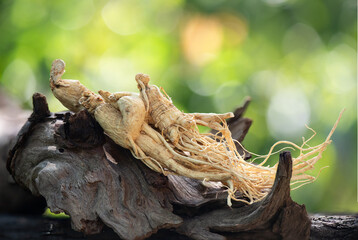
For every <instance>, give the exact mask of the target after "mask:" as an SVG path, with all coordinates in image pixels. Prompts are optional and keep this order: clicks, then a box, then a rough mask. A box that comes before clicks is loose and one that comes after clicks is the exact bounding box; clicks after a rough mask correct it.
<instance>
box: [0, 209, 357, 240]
mask: <svg viewBox="0 0 358 240" xmlns="http://www.w3.org/2000/svg"><path fill="white" fill-rule="evenodd" d="M310 219H311V222H312V226H311V237H310V239H312V240H315V239H317V240H318V239H325V240H338V239H339V240H350V239H358V215H324V214H315V215H313V216H311V217H310ZM254 234H255V233H253V232H246V233H245V232H244V233H242V234H241V236H240V237H241V238H240V239H253V237H254ZM244 235H246V236H244ZM42 238H46V239H63V240H78V239H90V240H113V239H118V236H117V235H116V233H115V232H114V231H113V230H112V229H111V228H109V227H104V228H103V230H102V232H101V233H100V234H95V235H91V236H86V235H84V234H83V233H80V232H76V231H74V230H72V228H71V221H70V220H69V219H58V218H44V217H40V216H31V215H5V214H0V239H13V240H23V239H28V240H32V239H34V240H37V239H42ZM148 239H149V240H150V239H152V240H168V239H176V240H188V239H190V238H188V237H186V236H184V235H180V234H179V233H177V232H175V231H173V230H170V229H163V230H159V231H158V232H157V233H155V234H153V235H152V236H151V237H149V238H148ZM259 239H272V238H270V235H267V236H265V237H263V238H259Z"/></svg>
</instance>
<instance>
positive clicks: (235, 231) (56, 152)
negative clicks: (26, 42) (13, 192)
mask: <svg viewBox="0 0 358 240" xmlns="http://www.w3.org/2000/svg"><path fill="white" fill-rule="evenodd" d="M246 107H247V104H245V105H244V107H243V108H241V110H238V111H237V112H236V120H235V121H234V122H232V123H231V125H232V126H236V130H235V131H234V132H233V135H234V136H235V137H236V138H237V139H239V140H242V139H243V138H244V136H245V134H246V133H247V130H248V128H249V127H250V125H251V120H249V119H245V118H243V117H242V114H243V112H244V111H245V109H246ZM240 126H241V127H240ZM113 162H117V164H115V163H113ZM7 168H8V170H9V171H10V172H11V174H12V176H13V177H14V179H15V180H16V182H17V183H19V184H20V185H22V186H23V187H25V188H27V189H29V190H30V191H31V192H32V193H33V194H34V195H41V196H43V197H44V198H45V199H46V201H47V205H48V207H49V208H50V209H51V211H53V212H62V211H63V212H65V213H67V214H68V215H70V216H71V225H72V228H73V229H75V230H77V231H81V232H84V233H86V234H96V233H99V232H101V231H102V229H103V227H104V225H106V226H108V227H110V228H112V229H113V230H114V232H115V233H116V234H118V235H119V236H120V237H121V238H123V239H144V238H147V237H149V236H151V235H152V234H154V233H156V232H157V231H158V230H160V229H170V230H171V231H172V232H176V234H177V236H183V235H185V236H186V238H191V239H226V238H228V239H237V238H239V237H240V238H242V239H251V238H266V239H281V238H284V239H308V238H309V234H310V220H309V217H308V215H307V212H306V210H305V207H304V205H299V204H297V203H295V202H293V201H292V200H291V197H290V187H289V182H290V178H291V171H292V160H291V155H290V153H289V152H283V153H281V155H280V160H279V166H278V170H277V174H276V179H275V183H274V186H273V188H272V190H271V192H270V193H269V194H268V196H267V197H266V198H265V199H264V200H263V201H261V202H258V203H255V204H252V205H244V204H241V203H237V202H234V205H233V207H232V208H230V207H228V206H227V205H226V196H227V194H226V192H225V188H222V186H221V185H219V184H212V185H211V186H204V185H202V184H201V182H200V181H198V180H194V179H189V178H185V177H180V176H164V175H162V174H159V173H156V172H153V171H151V170H150V169H149V168H147V167H146V166H145V165H144V164H142V163H141V162H140V161H138V160H136V159H134V158H133V157H132V155H131V154H130V152H129V151H127V150H126V149H123V148H121V147H119V146H117V145H116V144H114V143H113V142H112V141H111V140H110V139H109V138H107V137H106V136H105V135H104V134H103V131H102V129H101V128H100V126H99V125H98V124H97V123H96V121H95V120H94V119H93V118H92V117H91V116H90V115H89V114H88V113H87V112H85V111H83V112H79V113H78V114H76V115H73V114H71V113H69V112H66V113H55V114H53V113H50V112H49V110H48V107H47V103H46V100H45V97H44V96H42V95H41V94H35V95H34V112H33V114H32V115H31V117H30V118H29V120H28V122H27V123H26V124H25V125H24V127H23V128H22V129H21V130H20V132H19V134H18V137H17V141H16V143H15V144H14V146H13V148H12V150H11V151H10V154H9V158H8V162H7ZM238 197H239V196H238ZM179 234H181V235H179Z"/></svg>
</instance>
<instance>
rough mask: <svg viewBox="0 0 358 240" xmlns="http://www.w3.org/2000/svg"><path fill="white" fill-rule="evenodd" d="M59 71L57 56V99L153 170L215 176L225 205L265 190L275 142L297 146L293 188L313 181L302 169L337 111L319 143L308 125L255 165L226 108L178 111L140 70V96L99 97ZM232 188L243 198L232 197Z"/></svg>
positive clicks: (314, 156) (317, 151)
mask: <svg viewBox="0 0 358 240" xmlns="http://www.w3.org/2000/svg"><path fill="white" fill-rule="evenodd" d="M63 73H64V63H63V61H61V60H55V61H54V64H53V68H52V70H51V77H50V85H51V89H52V91H53V93H54V95H55V96H56V97H57V98H58V99H59V100H60V101H61V103H63V104H64V105H65V106H66V107H68V108H69V109H70V110H73V111H79V110H81V109H82V108H86V109H87V110H88V111H89V112H90V113H91V114H93V116H94V117H95V118H96V120H97V121H98V122H99V124H100V125H101V126H102V128H103V129H104V131H105V133H106V134H107V135H108V136H109V137H110V138H111V139H112V140H113V141H114V142H116V143H117V144H118V145H120V146H122V147H125V148H127V149H129V150H130V151H131V153H132V154H133V156H135V157H136V158H138V159H140V160H141V161H142V162H143V163H144V164H146V165H147V166H148V167H149V168H151V169H152V170H154V171H157V172H162V173H163V174H166V175H167V174H179V175H183V176H186V177H191V178H196V179H200V180H203V181H221V182H222V183H223V184H224V185H226V186H227V187H228V205H231V199H233V200H235V201H241V202H245V203H247V204H251V203H253V202H256V201H259V200H261V199H263V198H264V197H265V196H266V195H267V193H268V191H269V190H270V189H271V187H272V185H273V182H274V179H275V174H276V170H277V164H275V165H274V166H272V167H269V166H264V164H265V163H266V162H267V160H268V159H269V158H270V157H271V156H272V155H274V154H275V153H277V152H279V151H280V150H279V151H274V149H275V148H276V147H277V146H278V145H281V144H286V145H287V146H288V147H289V148H291V149H297V150H299V156H298V157H296V158H293V167H292V170H293V172H292V183H291V185H292V186H295V187H294V188H293V189H296V188H298V187H301V186H303V185H305V184H308V183H310V182H313V181H315V180H316V179H317V177H318V176H316V177H315V176H311V175H309V174H307V173H306V172H307V171H308V170H311V169H313V168H314V165H315V163H316V162H317V161H318V160H319V159H320V158H321V157H322V153H323V151H324V150H325V149H326V148H327V146H328V145H329V144H330V143H331V140H330V138H331V136H332V134H333V132H334V131H335V129H336V127H337V124H338V122H339V120H340V118H341V116H342V113H343V112H341V114H340V116H339V118H338V120H337V122H336V123H335V125H334V127H333V128H332V130H331V132H330V133H329V135H328V136H327V138H326V140H325V141H324V142H323V143H321V144H319V145H317V146H314V147H310V146H309V145H308V142H309V141H310V140H311V139H312V138H313V137H314V136H315V134H316V133H315V132H314V131H313V130H312V129H311V130H312V131H313V133H314V134H313V135H312V136H311V137H310V138H309V139H308V140H304V139H303V144H302V145H301V146H298V145H296V144H294V143H292V142H289V141H279V142H277V143H275V144H274V145H273V146H272V147H271V149H270V151H269V152H268V154H267V155H265V156H258V157H257V158H256V160H257V159H260V158H264V160H263V161H262V162H261V163H260V164H254V163H253V162H247V161H245V160H244V158H243V156H241V155H240V154H239V153H238V151H237V149H236V146H235V143H234V140H233V139H232V137H231V133H230V131H229V128H228V126H227V124H226V121H225V119H226V118H229V117H232V113H226V114H213V113H210V114H203V113H193V114H185V113H182V112H181V111H179V110H178V109H177V108H176V107H175V106H174V105H173V104H172V101H171V99H170V98H169V97H168V96H167V95H166V93H165V92H164V91H163V92H164V95H165V96H163V94H161V92H160V90H159V89H158V88H157V87H156V86H150V85H149V81H150V79H149V76H147V75H144V74H138V75H137V76H136V81H137V83H138V88H139V90H140V95H138V94H134V93H127V92H119V93H114V94H111V93H109V92H106V91H100V92H99V93H100V95H101V96H100V95H97V94H94V93H93V92H91V91H89V90H88V89H87V88H85V87H84V86H83V85H81V84H80V83H79V81H77V80H64V79H61V76H62V74H63ZM197 125H203V126H207V127H210V128H212V129H215V130H217V131H218V133H217V134H202V133H200V132H199V130H198V128H197ZM287 146H286V147H284V148H282V149H286V148H288V147H287ZM282 149H281V150H282ZM246 151H247V150H246ZM252 154H253V153H252ZM253 155H256V154H253ZM321 170H322V169H321ZM321 170H320V172H321ZM318 175H319V174H318ZM236 191H238V192H240V193H241V194H242V195H243V196H244V198H240V199H237V198H236V197H235V192H236Z"/></svg>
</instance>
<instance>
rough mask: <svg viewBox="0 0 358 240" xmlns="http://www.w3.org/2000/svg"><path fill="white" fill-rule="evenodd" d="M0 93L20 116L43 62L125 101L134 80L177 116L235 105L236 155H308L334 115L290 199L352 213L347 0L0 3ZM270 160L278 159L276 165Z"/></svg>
mask: <svg viewBox="0 0 358 240" xmlns="http://www.w3.org/2000/svg"><path fill="white" fill-rule="evenodd" d="M0 36H1V37H0V88H2V89H3V90H5V91H6V92H7V93H9V94H10V95H12V96H13V97H14V98H15V99H17V101H18V102H19V104H20V105H21V106H22V107H23V108H25V109H31V96H32V94H33V93H34V92H42V93H43V94H45V95H46V96H47V98H48V101H49V105H50V109H51V111H60V110H63V107H62V106H61V105H60V104H59V102H58V101H57V100H56V99H55V98H54V97H53V96H52V95H51V93H50V88H49V84H48V78H49V71H50V67H51V63H52V61H53V60H54V59H56V58H61V59H63V60H64V61H65V62H66V64H67V68H66V73H65V75H64V78H69V79H79V80H81V82H82V83H83V84H85V85H86V86H88V87H89V88H90V89H92V90H99V89H104V90H109V91H137V89H136V83H135V81H134V76H135V74H136V73H139V72H143V73H147V74H149V75H150V76H151V79H152V83H154V84H157V85H158V86H162V87H163V88H164V89H165V91H166V92H167V93H168V95H170V96H171V97H172V99H173V101H174V103H175V105H176V106H178V108H179V109H181V110H183V111H185V112H218V113H221V112H226V111H232V110H233V109H234V108H235V107H237V106H238V105H240V104H241V103H242V102H243V100H244V98H245V97H246V96H251V98H252V103H251V105H250V107H249V109H248V111H247V113H246V116H247V117H249V118H251V119H253V121H254V122H253V125H252V127H251V129H250V131H249V134H248V135H247V137H246V139H245V141H244V145H245V147H246V148H247V149H248V150H250V151H252V152H255V153H259V154H265V153H267V152H268V150H269V148H270V146H271V145H272V144H273V143H274V142H276V141H278V140H290V141H293V142H296V143H298V144H299V143H302V136H305V137H306V138H308V137H309V136H310V135H311V132H310V131H309V130H307V128H306V127H305V124H308V125H309V126H310V127H312V128H313V129H315V130H316V131H317V136H316V137H315V139H313V140H312V141H311V143H310V144H311V145H315V144H319V143H321V142H322V141H324V139H325V137H326V136H327V134H328V133H329V131H330V129H331V128H332V126H333V124H334V122H335V120H336V119H337V117H338V115H339V112H340V111H341V110H342V109H343V108H345V109H346V111H345V113H344V115H343V117H342V120H341V122H340V123H339V126H338V128H337V130H336V132H335V133H334V135H333V143H332V144H331V145H330V146H329V147H328V149H327V150H326V152H324V154H323V159H322V160H321V161H320V162H319V163H318V164H317V167H316V169H315V170H314V171H313V172H312V174H314V175H317V174H318V172H319V170H320V168H321V167H324V166H329V168H326V169H323V170H322V172H321V174H320V176H319V178H318V180H317V181H316V182H315V183H312V184H309V185H306V186H303V187H302V188H300V189H298V190H295V191H293V192H292V196H293V199H294V200H295V201H297V202H298V203H301V204H302V203H303V204H305V205H306V207H307V209H308V211H309V212H357V211H358V203H357V105H356V103H357V88H356V87H357V81H356V74H357V72H356V66H357V62H356V56H357V53H356V50H357V45H356V41H357V2H356V1H355V0H345V1H337V0H315V1H312V0H246V1H244V0H150V1H149V0H109V1H108V0H96V1H93V0H76V1H72V0H61V1H47V0H32V1H28V0H2V1H0ZM276 158H278V156H277V157H276Z"/></svg>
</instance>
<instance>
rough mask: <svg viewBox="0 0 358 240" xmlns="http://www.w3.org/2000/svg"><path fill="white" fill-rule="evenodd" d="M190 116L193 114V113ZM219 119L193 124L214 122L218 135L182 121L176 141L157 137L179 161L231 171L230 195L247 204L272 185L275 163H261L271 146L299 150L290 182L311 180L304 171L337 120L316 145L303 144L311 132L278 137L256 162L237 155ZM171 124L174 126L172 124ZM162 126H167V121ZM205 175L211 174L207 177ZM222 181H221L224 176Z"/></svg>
mask: <svg viewBox="0 0 358 240" xmlns="http://www.w3.org/2000/svg"><path fill="white" fill-rule="evenodd" d="M141 94H151V92H148V91H146V92H144V91H142V92H141ZM145 98H147V99H149V101H151V100H152V101H153V99H154V100H155V98H153V97H152V96H146V97H145ZM152 105H156V107H157V108H158V107H159V108H160V107H162V108H163V109H160V110H161V111H165V110H166V108H165V106H163V105H160V104H159V105H158V104H155V103H153V102H149V106H152ZM150 111H151V110H150V109H149V112H150ZM168 112H170V111H168ZM341 114H342V113H341ZM193 116H194V117H195V115H193ZM199 116H200V115H199ZM204 117H206V116H204ZM210 118H211V119H214V117H213V116H210ZM340 118H341V115H340V117H339V119H338V120H337V123H338V121H339V120H340ZM155 119H156V117H155V116H153V120H154V121H155ZM218 119H219V120H220V121H221V124H218V123H217V122H218V121H215V124H212V123H210V124H211V125H209V124H208V123H205V122H204V121H202V119H200V118H199V119H198V120H197V121H196V124H198V122H199V123H201V124H203V125H205V126H211V127H212V126H214V127H212V128H215V129H217V130H219V132H220V133H221V134H222V137H218V135H214V136H211V137H209V136H207V135H204V134H200V133H199V131H198V130H197V129H196V128H187V127H184V126H182V125H181V124H177V125H176V128H177V129H176V132H178V133H179V134H178V135H179V141H175V142H173V141H171V142H172V143H173V145H172V146H170V145H169V143H167V141H166V140H165V139H164V138H165V137H168V138H169V136H168V135H165V133H164V136H163V137H160V136H158V138H160V139H161V141H162V143H163V144H164V146H166V148H167V149H168V150H169V151H171V152H172V153H173V154H174V155H175V156H176V157H175V160H176V161H177V164H178V165H181V164H184V163H185V161H189V162H192V163H196V164H198V166H199V167H200V168H201V169H202V171H206V172H211V171H212V170H214V169H215V171H216V170H222V171H224V172H227V173H230V174H231V176H232V179H233V184H231V185H230V184H229V183H228V182H226V184H227V186H228V191H229V196H230V197H231V198H232V199H234V200H236V201H243V202H246V203H249V204H251V203H253V202H256V201H259V200H261V199H262V198H264V197H265V196H266V194H267V191H268V190H269V189H270V188H271V187H272V185H273V182H274V179H275V174H276V169H277V164H276V165H274V166H273V167H265V166H263V165H264V164H265V163H266V162H267V160H268V159H269V157H270V156H272V154H273V149H274V148H275V147H276V146H277V145H280V144H287V145H290V146H292V147H293V148H294V149H298V150H300V155H299V156H298V157H297V158H294V159H293V174H292V184H295V183H296V182H298V181H302V180H303V182H302V184H307V183H308V182H312V181H314V180H315V179H316V178H315V177H313V176H310V175H308V174H305V172H306V171H308V170H311V169H313V168H314V164H315V163H316V162H317V161H318V160H319V159H320V158H321V157H322V152H323V151H324V150H325V149H326V147H327V145H328V144H330V143H331V140H330V137H331V135H332V133H333V132H334V130H335V128H336V126H337V123H336V124H335V126H334V127H333V129H332V131H331V132H330V134H329V135H328V137H327V139H326V140H325V141H324V142H323V143H322V144H320V145H318V146H315V147H308V148H305V147H304V146H305V145H307V143H308V141H309V140H311V139H312V138H313V137H314V135H313V136H312V137H311V138H309V139H308V140H307V141H304V143H303V144H302V146H298V145H296V144H294V143H292V142H289V141H279V142H277V143H276V144H274V145H273V146H272V147H271V149H270V151H269V153H268V154H267V156H266V158H265V160H264V161H263V162H262V163H260V164H258V165H256V164H253V163H250V162H246V161H244V160H243V158H242V156H240V154H239V153H238V152H237V150H236V148H235V144H234V141H233V140H232V138H231V134H230V131H229V130H228V127H227V125H226V123H225V122H224V121H223V119H220V118H219V117H218ZM171 124H172V123H171ZM216 124H217V125H216ZM171 126H173V124H172V125H171ZM162 127H167V125H164V126H162ZM162 134H163V131H162ZM169 139H170V138H169ZM185 152H188V153H190V156H186V155H185V154H183V153H185ZM191 177H193V178H198V179H200V176H199V175H192V176H191ZM205 179H210V178H209V177H208V178H205ZM202 180H204V179H202ZM221 181H222V182H224V180H221ZM235 191H239V192H241V193H242V194H243V195H244V196H245V197H246V198H248V200H245V199H236V198H235V196H234V193H235Z"/></svg>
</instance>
